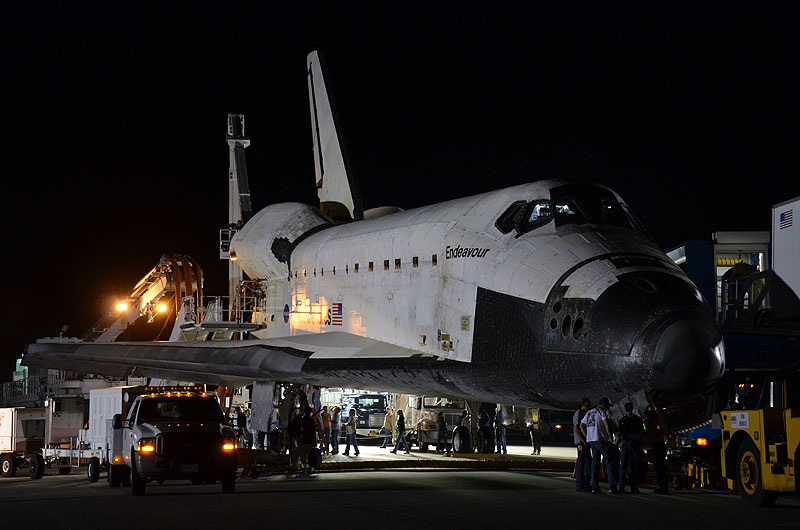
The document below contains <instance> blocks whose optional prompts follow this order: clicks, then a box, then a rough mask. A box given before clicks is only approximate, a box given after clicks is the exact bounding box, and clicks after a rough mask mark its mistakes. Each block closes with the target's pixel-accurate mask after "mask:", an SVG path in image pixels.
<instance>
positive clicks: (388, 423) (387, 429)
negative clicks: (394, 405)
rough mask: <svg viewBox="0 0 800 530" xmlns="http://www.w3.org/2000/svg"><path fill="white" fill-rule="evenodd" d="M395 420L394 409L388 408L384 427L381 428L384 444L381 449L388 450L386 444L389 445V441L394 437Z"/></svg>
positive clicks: (384, 418)
mask: <svg viewBox="0 0 800 530" xmlns="http://www.w3.org/2000/svg"><path fill="white" fill-rule="evenodd" d="M393 419H394V414H392V409H390V408H389V407H386V415H385V416H384V417H383V427H381V435H383V443H382V444H381V449H386V444H387V443H389V440H390V439H391V437H392V420H393Z"/></svg>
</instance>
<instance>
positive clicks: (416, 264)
mask: <svg viewBox="0 0 800 530" xmlns="http://www.w3.org/2000/svg"><path fill="white" fill-rule="evenodd" d="M411 262H412V264H413V265H414V267H415V268H416V267H419V258H418V257H417V256H414V257H413V258H411Z"/></svg>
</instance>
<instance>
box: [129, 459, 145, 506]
mask: <svg viewBox="0 0 800 530" xmlns="http://www.w3.org/2000/svg"><path fill="white" fill-rule="evenodd" d="M131 460H133V458H131ZM130 475H131V495H133V496H134V497H139V496H141V495H144V486H145V480H144V477H142V476H141V475H140V474H139V472H138V471H136V464H135V463H133V462H131V473H130Z"/></svg>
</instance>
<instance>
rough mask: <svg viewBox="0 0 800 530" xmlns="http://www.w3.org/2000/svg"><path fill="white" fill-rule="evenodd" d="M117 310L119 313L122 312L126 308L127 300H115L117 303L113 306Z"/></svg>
mask: <svg viewBox="0 0 800 530" xmlns="http://www.w3.org/2000/svg"><path fill="white" fill-rule="evenodd" d="M114 307H115V308H116V310H117V311H119V312H120V313H124V312H125V311H127V310H128V303H127V302H117V305H115V306H114Z"/></svg>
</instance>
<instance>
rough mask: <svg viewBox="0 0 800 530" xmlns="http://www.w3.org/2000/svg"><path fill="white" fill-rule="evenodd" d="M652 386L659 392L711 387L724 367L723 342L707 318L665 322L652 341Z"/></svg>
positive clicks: (696, 390)
mask: <svg viewBox="0 0 800 530" xmlns="http://www.w3.org/2000/svg"><path fill="white" fill-rule="evenodd" d="M653 362H654V373H653V386H654V387H655V388H656V389H657V390H661V391H663V392H677V393H692V392H702V391H704V390H707V389H709V388H711V387H712V386H713V385H714V384H715V383H716V382H717V381H718V380H719V378H720V377H722V373H723V371H724V370H725V345H724V343H723V342H722V336H721V334H720V331H719V327H718V326H717V325H716V322H714V321H713V320H711V319H685V320H678V321H675V322H672V323H670V324H668V325H667V326H666V327H665V328H663V332H662V333H661V334H660V336H659V337H658V342H657V343H656V348H655V356H654V359H653Z"/></svg>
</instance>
